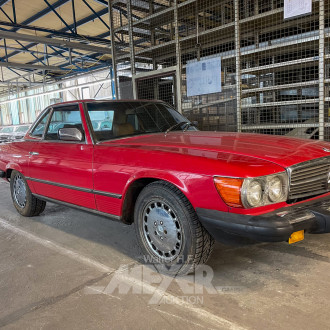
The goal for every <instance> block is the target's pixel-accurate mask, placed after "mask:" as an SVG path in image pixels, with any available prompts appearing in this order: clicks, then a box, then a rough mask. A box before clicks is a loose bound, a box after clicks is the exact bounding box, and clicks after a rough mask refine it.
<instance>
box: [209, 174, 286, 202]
mask: <svg viewBox="0 0 330 330" xmlns="http://www.w3.org/2000/svg"><path fill="white" fill-rule="evenodd" d="M288 182H289V181H288V175H287V173H286V172H282V173H277V174H272V175H266V176H261V177H257V178H246V179H240V178H222V177H215V178H214V183H215V186H216V188H217V190H218V192H219V194H220V195H221V197H222V199H223V200H224V202H225V203H226V204H227V205H228V206H232V207H245V208H251V207H258V206H264V205H268V204H274V203H280V202H284V201H286V200H287V196H288V186H289V183H288Z"/></svg>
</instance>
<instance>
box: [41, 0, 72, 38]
mask: <svg viewBox="0 0 330 330" xmlns="http://www.w3.org/2000/svg"><path fill="white" fill-rule="evenodd" d="M44 2H45V3H46V4H47V6H48V7H49V8H50V9H51V10H52V12H53V13H54V14H55V15H56V16H57V17H58V18H59V19H60V21H61V22H62V23H63V24H64V25H65V26H66V27H67V28H68V30H70V31H71V32H72V33H74V31H73V30H72V29H71V27H70V26H69V25H68V23H67V22H66V21H65V20H64V19H63V18H62V16H61V15H60V14H59V13H58V12H57V11H56V9H55V8H54V7H53V6H52V5H51V4H50V3H49V2H48V1H47V0H44Z"/></svg>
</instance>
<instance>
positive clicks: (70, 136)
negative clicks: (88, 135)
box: [58, 127, 84, 142]
mask: <svg viewBox="0 0 330 330" xmlns="http://www.w3.org/2000/svg"><path fill="white" fill-rule="evenodd" d="M58 137H59V139H60V140H62V141H77V142H81V141H83V139H84V136H83V133H82V132H81V131H80V130H79V129H78V128H75V127H70V128H61V129H59V130H58Z"/></svg>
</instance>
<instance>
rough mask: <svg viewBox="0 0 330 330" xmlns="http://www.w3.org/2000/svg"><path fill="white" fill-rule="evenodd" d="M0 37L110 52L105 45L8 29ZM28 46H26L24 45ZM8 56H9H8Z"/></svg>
mask: <svg viewBox="0 0 330 330" xmlns="http://www.w3.org/2000/svg"><path fill="white" fill-rule="evenodd" d="M0 38H6V39H12V40H23V41H31V42H36V43H41V44H45V45H53V46H62V47H68V48H74V49H81V50H85V51H90V52H94V53H95V52H98V53H101V54H110V53H111V52H110V50H109V49H108V48H106V47H98V46H90V45H86V44H83V43H78V42H71V41H66V40H59V39H51V38H47V37H40V36H33V35H28V34H23V33H15V32H10V31H0ZM26 47H27V48H28V46H26ZM8 57H10V56H8Z"/></svg>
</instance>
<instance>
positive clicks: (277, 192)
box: [268, 176, 283, 203]
mask: <svg viewBox="0 0 330 330" xmlns="http://www.w3.org/2000/svg"><path fill="white" fill-rule="evenodd" d="M282 195H283V184H282V180H281V179H280V178H279V177H278V176H275V177H274V178H272V179H271V180H270V181H269V183H268V197H269V199H270V200H271V201H272V202H273V203H275V202H277V201H279V200H280V199H281V198H282Z"/></svg>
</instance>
